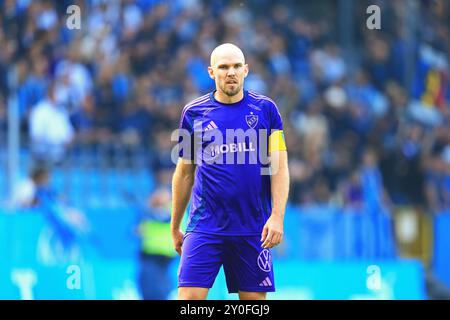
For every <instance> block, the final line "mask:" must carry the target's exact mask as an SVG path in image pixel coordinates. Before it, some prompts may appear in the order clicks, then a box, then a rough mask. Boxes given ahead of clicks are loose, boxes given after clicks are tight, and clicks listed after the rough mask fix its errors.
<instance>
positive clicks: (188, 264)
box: [171, 43, 289, 300]
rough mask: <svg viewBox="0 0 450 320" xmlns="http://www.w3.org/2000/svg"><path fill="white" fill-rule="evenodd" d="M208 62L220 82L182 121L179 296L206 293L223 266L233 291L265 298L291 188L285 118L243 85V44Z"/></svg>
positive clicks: (175, 208)
mask: <svg viewBox="0 0 450 320" xmlns="http://www.w3.org/2000/svg"><path fill="white" fill-rule="evenodd" d="M210 64H211V65H210V66H209V67H208V73H209V75H210V77H211V78H212V79H213V80H214V81H215V86H216V89H215V90H214V91H213V92H211V93H209V94H206V95H204V96H202V97H199V98H197V99H195V100H193V101H192V102H190V103H189V104H187V105H186V106H185V107H184V108H183V111H182V115H181V121H180V128H179V129H180V130H179V136H180V137H182V138H180V143H179V146H180V145H181V150H179V158H178V162H177V166H176V169H175V172H174V175H173V179H172V215H171V233H172V239H173V242H174V248H175V250H176V251H177V252H178V253H179V254H180V255H181V260H180V265H179V272H178V287H179V289H178V297H179V299H189V300H191V299H206V297H207V294H208V290H209V289H210V288H211V287H212V285H213V283H214V281H215V278H216V276H217V274H218V272H219V270H220V267H221V266H222V265H223V267H224V272H225V277H226V281H227V286H228V291H229V292H230V293H239V298H240V299H244V300H250V299H252V300H253V299H265V298H266V293H267V292H273V291H275V281H274V272H273V263H272V255H271V253H270V249H271V248H273V247H274V246H276V245H278V244H279V243H280V242H281V241H282V238H283V219H284V211H285V206H286V202H287V198H288V193H289V172H288V166H287V150H286V145H285V142H284V135H283V124H282V119H281V116H280V113H279V111H278V107H277V106H276V104H275V102H274V101H272V100H271V99H270V98H268V97H265V96H263V95H260V94H257V93H255V92H251V91H247V90H244V78H245V77H246V76H247V74H248V72H249V68H248V65H247V64H246V63H245V58H244V54H243V53H242V51H241V49H240V48H238V47H237V46H235V45H233V44H230V43H225V44H222V45H220V46H218V47H217V48H215V49H214V50H213V52H212V53H211V61H210ZM186 133H187V135H186ZM186 136H187V137H188V138H187V139H186ZM185 140H187V141H185ZM182 142H184V144H183V143H182ZM186 146H189V148H186ZM191 195H192V198H191ZM189 200H191V204H190V210H189V217H188V221H187V228H186V233H185V234H184V233H183V232H182V231H181V229H180V225H181V221H182V219H183V215H184V212H185V210H186V208H187V205H188V203H189Z"/></svg>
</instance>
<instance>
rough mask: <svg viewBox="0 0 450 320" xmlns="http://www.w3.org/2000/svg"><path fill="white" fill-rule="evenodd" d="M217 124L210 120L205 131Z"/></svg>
mask: <svg viewBox="0 0 450 320" xmlns="http://www.w3.org/2000/svg"><path fill="white" fill-rule="evenodd" d="M217 128H218V126H217V125H216V124H215V123H214V121H210V122H209V124H208V125H207V126H206V128H205V132H206V131H208V130H212V129H217Z"/></svg>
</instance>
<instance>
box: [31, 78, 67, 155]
mask: <svg viewBox="0 0 450 320" xmlns="http://www.w3.org/2000/svg"><path fill="white" fill-rule="evenodd" d="M29 132H30V138H31V150H32V152H33V155H34V156H35V157H36V158H37V159H38V160H43V161H48V162H50V163H58V162H60V161H61V160H63V158H64V155H65V152H66V148H67V146H68V145H69V144H70V142H71V141H72V140H73V138H74V129H73V126H72V124H71V123H70V119H69V114H68V112H67V110H66V109H65V107H64V106H63V105H62V104H60V103H59V102H58V100H57V99H56V94H55V84H54V83H52V84H51V85H50V86H49V89H48V94H47V97H46V98H45V99H44V100H42V101H40V102H38V104H37V105H36V106H35V107H34V108H33V109H32V110H31V113H30V118H29Z"/></svg>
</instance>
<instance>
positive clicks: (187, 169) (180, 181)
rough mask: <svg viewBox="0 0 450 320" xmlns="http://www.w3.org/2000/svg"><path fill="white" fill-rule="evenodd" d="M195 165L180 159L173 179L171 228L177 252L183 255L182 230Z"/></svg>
mask: <svg viewBox="0 0 450 320" xmlns="http://www.w3.org/2000/svg"><path fill="white" fill-rule="evenodd" d="M194 174H195V164H193V163H192V161H190V160H184V159H182V158H180V159H179V160H178V163H177V166H176V168H175V173H174V174H173V178H172V215H171V221H170V227H171V232H172V239H173V242H174V247H175V250H176V251H177V252H178V254H180V255H181V245H182V243H183V233H182V232H181V230H180V226H181V221H182V220H183V215H184V212H185V211H186V207H187V205H188V203H189V199H190V198H191V192H192V186H193V184H194Z"/></svg>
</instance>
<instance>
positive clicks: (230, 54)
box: [210, 43, 245, 67]
mask: <svg viewBox="0 0 450 320" xmlns="http://www.w3.org/2000/svg"><path fill="white" fill-rule="evenodd" d="M222 59H225V60H230V59H231V60H237V61H239V62H241V63H242V64H245V57H244V53H243V52H242V50H241V49H240V48H239V47H238V46H236V45H234V44H232V43H224V44H221V45H220V46H218V47H216V48H215V49H214V50H213V52H212V53H211V60H210V63H211V67H214V66H216V64H217V63H218V62H219V61H220V60H222Z"/></svg>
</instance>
